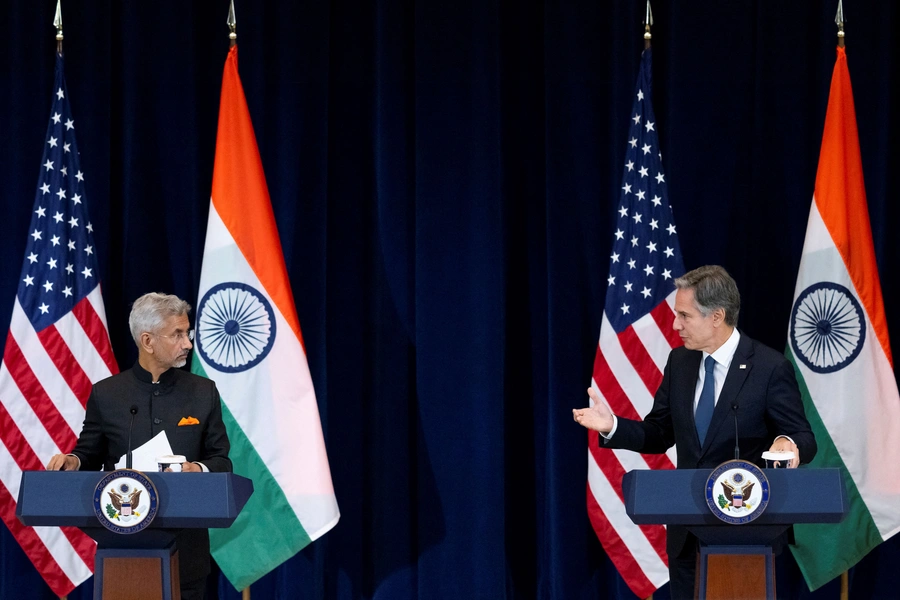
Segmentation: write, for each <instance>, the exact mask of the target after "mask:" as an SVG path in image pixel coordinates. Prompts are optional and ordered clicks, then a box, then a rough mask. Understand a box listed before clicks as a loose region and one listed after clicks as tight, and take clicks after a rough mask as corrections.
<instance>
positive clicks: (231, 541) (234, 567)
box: [191, 356, 312, 590]
mask: <svg viewBox="0 0 900 600" xmlns="http://www.w3.org/2000/svg"><path fill="white" fill-rule="evenodd" d="M191 371H192V372H194V373H196V374H197V375H201V376H203V377H206V378H207V379H208V378H209V377H208V375H207V374H206V371H205V370H204V369H203V365H201V364H200V361H199V360H198V359H197V358H196V356H195V357H194V359H193V361H192V363H191ZM219 393H220V394H221V390H220V392H219ZM222 420H223V421H225V428H226V429H227V431H228V440H229V441H230V442H231V452H230V453H229V457H230V458H231V462H232V463H233V464H234V472H235V473H236V474H238V475H243V476H244V477H247V478H249V479H251V480H252V481H253V495H252V496H250V500H249V501H248V502H247V504H246V506H244V509H243V510H242V511H241V514H240V515H238V518H237V519H236V520H235V522H234V523H233V524H232V525H231V527H229V528H228V529H210V530H209V541H210V546H211V548H212V555H213V558H215V559H216V563H218V565H219V568H220V569H222V572H223V573H224V574H225V576H226V577H227V578H228V581H230V582H231V584H232V585H233V586H234V587H235V588H236V589H238V590H242V589H244V588H246V587H247V586H249V585H250V584H251V583H253V582H254V581H256V580H257V579H259V578H260V577H262V576H263V575H265V574H266V573H268V572H269V571H271V570H272V569H274V568H275V567H277V566H278V565H280V564H281V563H283V562H284V561H286V560H288V559H289V558H291V557H292V556H294V555H295V554H297V552H299V551H300V550H302V549H303V548H304V547H305V546H306V545H307V544H309V543H310V542H311V541H312V540H310V539H309V535H307V533H306V530H305V529H304V528H303V525H301V524H300V521H299V519H297V515H296V513H295V512H294V509H292V508H291V506H290V504H288V501H287V497H285V495H284V492H283V491H282V489H281V486H279V485H278V482H277V481H275V478H274V477H273V476H272V473H271V472H270V471H269V469H268V468H267V467H266V464H265V462H263V459H262V458H261V457H260V456H259V454H258V453H257V452H256V448H254V446H253V444H252V443H250V440H249V439H248V438H247V436H246V435H244V431H243V429H241V426H240V425H239V424H238V422H237V421H236V420H235V418H234V416H233V415H232V414H231V411H230V410H228V405H227V403H226V402H225V401H224V399H223V401H222Z"/></svg>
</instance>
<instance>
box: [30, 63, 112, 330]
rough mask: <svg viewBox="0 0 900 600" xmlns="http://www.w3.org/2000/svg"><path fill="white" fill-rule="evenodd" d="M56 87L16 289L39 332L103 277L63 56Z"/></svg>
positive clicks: (58, 65) (58, 69)
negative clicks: (85, 191)
mask: <svg viewBox="0 0 900 600" xmlns="http://www.w3.org/2000/svg"><path fill="white" fill-rule="evenodd" d="M54 89H55V90H56V92H55V94H54V96H53V98H54V99H53V106H52V107H51V109H50V113H51V116H50V123H49V125H48V126H47V135H46V137H45V139H44V154H43V158H42V159H41V170H40V175H39V177H38V184H37V192H36V193H35V199H34V212H33V213H32V216H31V225H30V227H29V230H28V231H29V233H28V244H27V246H26V248H25V260H24V262H23V265H22V275H21V277H20V280H19V288H18V292H17V294H18V298H19V303H20V304H21V305H22V308H23V309H24V311H25V314H26V315H28V318H29V319H30V320H31V323H32V325H33V327H34V328H35V330H36V331H41V330H42V329H44V328H46V327H47V326H48V325H51V324H53V323H55V322H56V321H57V320H58V319H59V318H60V317H62V316H63V315H65V314H67V313H68V312H70V311H71V310H72V308H73V307H74V306H75V304H76V303H78V301H79V300H81V299H83V298H84V297H85V296H87V295H88V294H89V293H90V292H91V291H92V290H93V289H94V288H95V287H96V286H97V284H98V281H99V273H98V272H97V271H98V268H97V258H96V256H95V254H94V242H93V225H92V223H91V220H90V216H89V214H88V209H87V202H86V200H85V193H84V173H82V171H81V168H80V160H79V156H78V145H77V144H76V143H75V121H74V119H73V118H72V110H71V106H70V105H69V100H68V98H67V91H66V81H65V76H64V74H63V58H62V57H61V56H59V55H57V57H56V77H55V80H54Z"/></svg>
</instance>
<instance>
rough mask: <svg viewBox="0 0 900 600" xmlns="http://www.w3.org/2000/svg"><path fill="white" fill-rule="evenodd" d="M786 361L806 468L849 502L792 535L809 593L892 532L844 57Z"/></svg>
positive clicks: (863, 214) (875, 306)
mask: <svg viewBox="0 0 900 600" xmlns="http://www.w3.org/2000/svg"><path fill="white" fill-rule="evenodd" d="M787 355H788V358H790V359H791V360H792V361H793V363H794V367H795V369H796V373H797V379H798V380H799V383H800V390H801V393H802V394H803V402H804V405H805V407H806V415H807V417H808V418H809V420H810V422H811V424H812V427H813V431H814V432H815V434H816V441H817V442H818V446H819V451H818V454H817V455H816V458H815V460H814V461H813V462H812V463H811V465H810V466H811V467H813V468H816V467H836V468H839V469H841V470H842V471H843V475H844V482H845V484H846V488H847V492H848V495H849V500H850V512H849V514H848V516H847V518H846V519H845V520H844V521H843V522H842V523H840V524H837V525H798V526H796V528H795V533H796V538H797V545H796V546H795V547H792V550H793V552H794V556H795V558H796V559H797V563H798V564H799V565H800V569H801V570H802V571H803V575H804V577H805V578H806V581H807V583H808V584H809V587H810V589H813V590H815V589H816V588H819V587H821V586H822V585H824V584H825V583H827V582H828V581H830V580H831V579H833V578H834V577H835V576H837V575H839V574H840V573H841V572H843V571H845V570H846V569H848V568H850V567H852V566H853V565H855V564H856V563H857V562H858V561H859V560H860V559H862V558H863V557H864V556H865V555H866V554H867V553H868V552H869V551H870V550H872V549H873V548H875V547H876V546H877V545H878V544H880V543H881V542H883V541H885V540H886V539H888V538H890V537H891V536H892V535H894V534H895V533H897V531H898V529H900V510H898V509H900V478H898V477H897V476H896V469H897V465H900V395H898V393H897V382H896V380H895V378H894V372H893V361H892V358H891V348H890V343H889V341H888V328H887V321H886V320H885V315H884V302H883V301H882V296H881V284H880V282H879V279H878V268H877V265H876V263H875V250H874V246H873V244H872V230H871V227H870V225H869V213H868V206H867V204H866V192H865V187H864V185H863V172H862V161H861V160H860V153H859V138H858V136H857V131H856V111H855V109H854V107H853V91H852V89H851V87H850V72H849V71H848V69H847V57H846V54H845V51H844V48H838V49H837V62H836V63H835V65H834V73H833V75H832V80H831V92H830V95H829V98H828V112H827V115H826V117H825V130H824V133H823V134H822V150H821V154H820V156H819V168H818V172H817V173H816V187H815V194H814V197H813V202H812V208H811V209H810V213H809V225H808V227H807V231H806V240H805V242H804V244H803V256H802V259H801V261H800V272H799V273H798V275H797V287H796V289H795V291H794V306H793V309H792V311H791V319H790V325H789V327H788V348H787ZM801 458H802V457H801Z"/></svg>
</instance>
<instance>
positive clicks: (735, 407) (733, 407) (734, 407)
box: [731, 402, 738, 411]
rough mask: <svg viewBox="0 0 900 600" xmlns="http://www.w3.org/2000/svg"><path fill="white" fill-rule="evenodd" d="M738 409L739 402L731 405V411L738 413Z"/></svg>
mask: <svg viewBox="0 0 900 600" xmlns="http://www.w3.org/2000/svg"><path fill="white" fill-rule="evenodd" d="M737 409H738V404H737V402H735V403H734V404H732V405H731V410H734V411H737Z"/></svg>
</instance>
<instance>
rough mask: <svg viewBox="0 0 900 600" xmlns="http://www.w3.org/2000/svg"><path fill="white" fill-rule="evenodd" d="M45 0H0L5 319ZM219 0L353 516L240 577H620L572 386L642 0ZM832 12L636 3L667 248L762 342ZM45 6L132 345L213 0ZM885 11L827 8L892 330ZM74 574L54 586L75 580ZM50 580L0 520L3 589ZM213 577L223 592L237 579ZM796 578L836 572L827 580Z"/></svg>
mask: <svg viewBox="0 0 900 600" xmlns="http://www.w3.org/2000/svg"><path fill="white" fill-rule="evenodd" d="M54 8H55V2H54V1H53V0H40V1H35V0H8V1H7V2H3V3H0V23H2V24H3V32H4V33H3V35H2V36H0V49H2V54H3V57H2V58H0V201H2V211H3V217H2V220H3V225H2V232H3V235H2V236H0V256H2V260H0V327H3V328H4V330H5V327H6V324H7V323H8V322H9V317H10V312H11V309H12V305H13V299H14V295H15V290H16V286H17V279H18V275H19V271H20V268H21V264H22V260H23V251H24V248H25V243H26V235H27V228H28V223H29V219H30V212H31V210H32V203H33V199H34V193H35V186H36V181H37V175H38V172H39V167H40V165H39V163H40V158H41V152H42V144H43V143H44V137H43V136H44V134H45V131H46V127H47V122H48V119H49V107H50V101H51V94H52V93H53V90H52V84H53V61H54V56H53V54H54V49H55V43H54V40H53V38H54V30H53V28H52V26H51V23H52V21H53V11H54ZM236 9H237V17H238V35H239V48H240V70H241V77H242V80H243V84H244V87H245V91H246V94H247V100H248V103H249V106H250V112H251V115H252V118H253V122H254V126H255V128H256V135H257V138H258V141H259V146H260V152H261V155H262V161H263V165H264V167H265V170H266V175H267V179H268V184H269V189H270V191H271V196H272V204H273V207H274V210H275V215H276V218H277V221H278V227H279V232H280V234H281V240H282V244H283V246H284V251H285V260H286V262H287V267H288V272H289V273H290V277H291V283H292V286H293V291H294V295H295V298H296V302H297V311H298V313H299V317H300V322H301V325H302V328H303V333H304V336H305V340H306V348H307V351H308V353H309V366H310V368H311V370H312V376H313V380H314V382H315V385H316V390H317V396H318V400H319V407H320V411H321V416H322V424H323V428H324V431H325V437H326V442H327V445H328V451H329V457H330V459H331V468H332V476H333V479H334V486H335V491H336V493H337V497H338V502H339V503H340V507H341V512H342V518H341V521H340V523H339V524H338V525H337V527H336V528H335V529H334V530H333V531H331V532H330V533H328V534H326V535H325V536H324V538H322V539H321V540H319V541H317V542H315V543H314V544H312V545H311V546H310V547H308V548H307V549H305V550H304V551H302V552H301V553H300V554H299V555H298V556H297V557H295V558H294V559H292V560H290V561H288V563H286V564H285V565H284V566H282V567H281V568H279V569H278V570H276V571H275V572H274V573H273V574H272V575H270V576H267V577H266V578H264V579H263V580H262V581H260V582H259V583H258V584H255V585H254V586H253V597H254V598H268V597H275V595H276V591H277V593H278V595H279V597H283V598H299V597H304V598H328V599H331V598H340V599H351V598H367V599H368V598H373V599H374V598H377V599H385V600H389V599H406V598H420V599H424V600H429V599H442V598H448V599H449V598H486V599H494V598H547V599H550V598H552V599H557V600H569V599H573V598H609V597H630V596H629V594H628V592H627V588H625V586H624V585H623V584H622V582H621V580H619V579H618V577H617V576H616V575H615V571H614V570H613V569H612V567H611V564H610V562H609V561H608V559H607V558H606V557H605V555H604V554H603V551H602V549H601V547H600V545H599V543H598V542H597V541H596V538H595V536H594V533H593V531H592V530H591V527H590V524H589V522H588V519H587V515H586V511H585V488H586V472H587V452H586V435H585V433H584V431H583V430H582V429H581V428H579V427H578V426H576V425H575V424H574V423H573V422H572V419H571V412H570V410H571V408H573V407H576V406H582V405H584V404H585V403H586V396H585V393H584V390H585V388H586V387H587V385H588V383H589V381H590V374H591V364H592V361H593V357H594V351H595V346H596V342H597V338H598V332H599V327H600V320H601V314H602V309H603V303H604V293H605V287H606V286H605V279H606V275H607V269H608V260H609V259H608V256H609V250H610V247H611V241H612V231H613V224H614V222H615V221H614V210H615V207H616V199H617V198H618V191H619V190H618V188H619V186H620V185H621V184H620V179H621V173H622V164H623V156H624V150H625V143H626V132H627V128H628V125H629V123H630V121H629V117H630V114H629V111H630V106H631V101H632V98H631V94H632V91H633V86H634V82H635V78H636V77H637V69H638V62H639V59H640V52H641V49H642V38H641V33H642V28H641V24H640V23H641V19H642V16H643V11H644V4H643V3H642V2H641V1H638V0H629V1H623V0H616V1H612V2H597V1H596V0H592V1H585V0H557V1H552V0H547V1H545V2H538V1H536V0H517V1H515V2H513V1H511V0H478V1H472V0H469V1H466V0H461V1H457V2H440V1H435V0H421V1H419V2H413V1H412V0H364V1H353V0H331V1H329V2H325V1H322V0H318V1H297V2H287V1H284V2H259V1H258V2H253V3H251V2H240V1H239V2H238V4H237V7H236ZM835 10H836V1H828V2H818V1H816V2H802V3H801V2H777V1H774V0H771V1H768V2H761V1H757V2H753V1H749V0H745V1H742V2H721V1H717V0H704V1H699V0H698V1H692V2H680V3H677V4H676V3H674V2H671V1H670V2H663V1H657V2H655V3H654V13H655V23H656V25H655V27H654V30H653V36H654V37H653V42H654V84H655V87H654V105H655V109H656V115H657V120H658V123H657V129H658V131H659V132H660V139H661V144H662V152H663V164H664V167H665V170H666V180H667V182H668V186H669V192H670V200H671V203H672V206H673V209H674V211H675V220H676V223H677V225H678V228H679V237H680V238H681V242H682V244H683V246H682V250H683V254H684V258H685V266H686V267H687V268H688V269H690V268H694V267H696V266H699V265H701V264H705V263H720V264H722V265H724V266H725V267H726V268H727V269H729V270H730V271H731V273H732V274H733V275H734V277H735V279H736V280H737V282H738V284H739V286H740V287H741V290H742V293H743V296H744V307H743V309H742V311H741V322H740V326H741V328H742V329H743V330H745V331H746V332H747V333H749V334H750V335H751V336H753V337H755V338H757V339H760V340H762V341H763V342H765V343H767V344H769V345H771V346H774V347H775V348H783V347H784V345H785V339H786V335H785V332H786V330H787V323H788V314H789V310H790V307H791V302H792V298H793V290H794V280H795V277H796V273H797V268H798V265H799V260H800V252H801V248H802V245H803V237H804V234H805V230H806V222H807V217H808V214H809V208H810V202H811V199H812V192H813V185H814V180H815V172H816V162H817V157H818V152H819V146H820V143H821V134H822V125H823V121H824V115H825V108H826V103H827V95H828V88H829V83H830V79H831V71H832V68H833V66H834V61H835V50H834V48H835V44H836V37H835V32H836V27H835V25H834V22H833V19H834V14H835ZM63 11H64V12H63V18H64V25H65V27H64V30H65V35H66V41H65V56H66V76H67V82H68V89H69V96H70V99H71V104H72V107H73V112H74V117H75V126H76V132H77V136H78V146H79V148H80V149H81V153H82V156H81V161H82V162H81V164H82V169H83V171H84V172H85V175H86V177H85V181H86V188H87V202H88V205H89V208H90V211H91V213H92V215H93V222H94V226H95V227H94V231H95V233H94V235H95V239H96V246H97V248H98V250H99V260H100V269H101V275H102V282H103V290H104V297H105V301H106V310H107V317H108V320H109V323H110V335H111V337H112V342H113V347H114V349H115V351H116V356H117V358H118V360H119V364H120V365H121V366H123V367H125V366H128V365H130V363H131V362H132V361H133V360H134V358H135V356H136V351H135V349H134V347H133V343H132V342H131V340H130V338H129V335H128V333H127V327H126V320H127V313H128V311H129V307H130V303H131V302H132V301H133V300H134V299H135V298H136V297H137V296H139V295H140V294H142V293H144V292H147V291H151V290H156V291H166V292H172V293H175V294H178V295H180V296H182V297H185V298H187V299H188V300H190V301H191V302H192V303H193V302H195V301H196V294H197V285H198V281H199V277H200V265H201V254H202V248H203V242H204V235H205V230H206V217H207V211H208V207H209V191H210V186H211V181H212V164H213V155H214V150H215V130H216V122H217V113H218V103H219V92H220V86H221V75H222V68H223V65H224V61H225V55H226V52H227V47H228V41H227V28H226V26H225V18H226V16H227V11H228V3H227V2H226V1H225V0H216V1H209V2H200V1H196V2H183V1H178V2H176V1H163V0H157V1H154V2H138V1H130V2H117V1H113V0H107V1H93V2H86V1H82V2H77V1H75V0H68V1H66V2H64V5H63ZM896 12H897V11H896V9H895V3H893V2H883V1H878V0H858V1H855V2H851V3H849V4H848V5H847V7H846V15H847V18H848V25H847V30H848V37H847V49H848V50H847V51H848V61H849V65H850V72H851V76H852V79H853V84H854V94H855V99H856V108H857V119H858V123H859V135H860V145H861V148H862V158H863V167H864V170H865V177H866V189H867V193H868V200H869V212H870V215H871V220H872V229H873V234H874V240H875V250H876V254H877V258H878V266H879V271H880V273H881V281H882V284H883V286H884V300H885V304H886V310H887V318H888V323H889V325H891V326H892V330H891V332H892V336H891V339H892V341H893V345H894V348H900V345H898V340H900V338H898V335H900V309H898V302H900V286H898V284H897V283H896V278H897V275H898V274H900V245H898V244H897V242H896V238H894V237H893V236H892V234H893V233H894V230H895V227H896V225H897V224H898V222H900V221H898V210H900V209H898V202H897V200H896V197H893V200H892V199H891V198H892V197H891V196H889V193H890V192H889V187H890V186H891V185H894V181H895V179H894V178H895V174H896V165H897V158H898V149H897V147H898V145H897V143H896V140H897V134H898V133H900V132H898V129H900V128H898V122H897V118H896V117H894V114H893V111H892V107H893V106H895V105H896V104H897V84H896V81H897V77H896V75H897V69H898V64H897V60H896V58H897V54H898V53H897V45H898V34H897V33H896V32H895V29H896V26H895V23H896V17H897V14H896ZM891 140H894V142H892V141H891ZM3 339H5V333H4V332H3V331H0V340H3ZM898 426H900V424H898ZM302 459H303V457H297V460H298V461H302ZM885 468H886V470H888V472H887V473H886V476H889V477H896V476H897V471H896V469H897V467H896V465H885ZM898 555H900V543H898V542H897V539H896V538H895V539H893V540H891V541H889V542H888V543H887V544H885V545H883V546H882V547H880V548H879V549H877V550H876V551H875V552H873V553H872V554H871V555H870V556H869V557H868V558H867V559H866V560H865V561H863V563H861V565H860V566H859V567H857V568H856V569H854V570H853V572H852V574H851V575H852V579H851V592H850V593H851V594H852V595H853V597H854V598H869V597H877V596H878V592H879V590H880V591H881V593H885V591H886V590H896V589H897V587H898V585H900V575H898V573H897V569H896V568H895V565H896V564H897V560H898ZM783 563H784V564H782V565H781V570H780V571H779V579H778V585H779V588H780V590H781V592H782V593H783V594H784V595H785V596H786V597H800V596H801V595H803V594H804V590H805V584H804V583H803V582H802V579H800V578H799V575H798V573H797V571H796V567H795V566H793V565H792V564H791V561H790V560H785V561H783ZM88 585H89V584H88ZM87 587H88V586H82V588H81V589H79V591H78V592H76V594H73V597H89V594H90V590H89V589H85V588H87ZM45 589H46V588H44V587H43V584H42V582H41V580H40V578H39V577H38V576H37V574H36V573H35V572H34V570H33V569H32V568H31V566H30V563H28V562H27V559H25V558H24V555H23V554H22V553H21V550H20V549H19V548H18V546H17V545H16V544H15V542H14V540H13V539H12V538H11V536H10V535H9V533H8V531H7V530H6V529H5V527H0V598H3V599H4V600H5V599H6V598H10V599H12V598H20V597H23V594H25V595H27V596H28V597H39V596H40V594H41V593H44V595H45V596H47V595H49V591H46V592H40V591H39V590H45ZM25 590H27V592H25ZM219 592H220V594H221V595H222V597H229V598H231V597H236V594H235V592H234V591H233V590H232V589H230V586H228V585H227V584H226V583H224V582H223V583H222V585H221V587H220V589H219ZM79 594H80V595H79ZM657 597H659V598H663V597H666V593H665V592H660V593H658V594H657ZM815 597H817V598H836V597H837V586H836V584H835V583H834V582H833V583H832V584H830V585H829V586H827V587H826V588H823V590H822V592H821V593H817V594H815Z"/></svg>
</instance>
